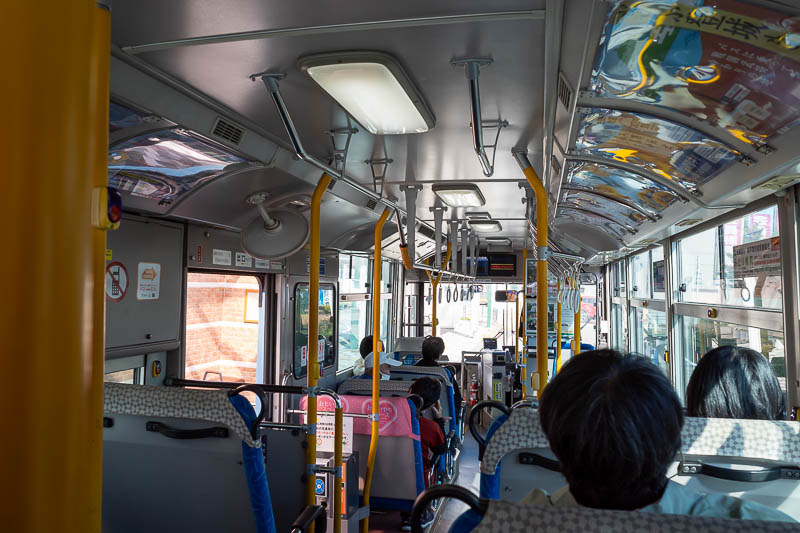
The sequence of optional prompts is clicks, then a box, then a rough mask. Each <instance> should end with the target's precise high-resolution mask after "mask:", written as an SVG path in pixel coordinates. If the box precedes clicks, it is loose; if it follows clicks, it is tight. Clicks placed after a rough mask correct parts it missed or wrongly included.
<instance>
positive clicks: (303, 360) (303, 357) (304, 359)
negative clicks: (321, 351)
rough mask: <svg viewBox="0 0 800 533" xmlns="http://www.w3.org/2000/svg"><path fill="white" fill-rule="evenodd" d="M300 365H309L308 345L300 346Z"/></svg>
mask: <svg viewBox="0 0 800 533" xmlns="http://www.w3.org/2000/svg"><path fill="white" fill-rule="evenodd" d="M300 366H308V346H301V347H300Z"/></svg>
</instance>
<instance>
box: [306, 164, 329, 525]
mask: <svg viewBox="0 0 800 533" xmlns="http://www.w3.org/2000/svg"><path fill="white" fill-rule="evenodd" d="M330 182H331V177H330V176H329V175H328V173H327V172H324V173H323V174H322V177H320V179H319V182H318V183H317V187H316V188H315V189H314V194H313V195H312V196H311V235H310V237H309V241H310V243H309V264H310V265H311V266H310V267H309V269H308V277H309V279H308V366H307V367H306V380H307V386H308V389H309V391H314V390H315V388H316V386H317V383H318V382H319V357H318V355H319V354H318V352H319V349H318V347H319V341H318V340H317V337H318V336H319V219H320V205H321V204H322V195H323V194H325V190H326V189H327V188H328V184H329V183H330ZM307 423H308V424H310V425H311V427H312V428H316V425H317V395H316V392H309V394H308V420H307ZM316 465H317V435H316V430H314V431H310V432H309V433H308V435H306V471H307V473H308V475H307V476H306V505H314V504H315V503H316V496H315V494H314V481H315V479H314V476H313V475H311V474H310V472H312V469H313V468H315V467H316ZM311 531H312V533H313V531H314V530H313V525H312V529H311Z"/></svg>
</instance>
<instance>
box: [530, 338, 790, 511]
mask: <svg viewBox="0 0 800 533" xmlns="http://www.w3.org/2000/svg"><path fill="white" fill-rule="evenodd" d="M539 417H540V419H541V423H542V429H543V430H544V432H545V434H546V435H547V438H548V440H549V441H550V448H551V449H552V451H553V453H554V454H555V455H556V457H557V458H558V460H559V461H560V463H561V470H562V472H563V474H564V477H566V478H567V482H568V483H569V485H568V486H567V487H564V488H563V489H560V490H558V491H556V492H555V493H554V494H552V495H548V494H547V493H546V492H544V491H542V490H539V489H535V490H533V491H531V493H529V494H528V495H527V496H526V497H525V498H524V499H523V502H527V503H534V504H541V505H552V506H555V507H571V506H584V507H594V508H598V509H620V510H639V511H644V512H650V513H665V514H682V515H698V516H716V517H727V518H742V519H750V520H775V521H786V522H794V520H793V519H792V518H791V517H789V516H787V515H786V514H784V513H782V512H780V511H778V510H776V509H770V508H769V507H765V506H763V505H761V504H758V503H755V502H751V501H744V500H740V499H738V498H734V497H731V496H728V495H724V494H701V493H698V492H695V491H693V490H691V489H688V488H686V487H684V486H683V485H680V484H678V483H675V482H672V481H668V479H667V477H666V472H667V467H668V466H669V465H670V464H671V463H672V462H673V460H674V459H675V456H676V454H677V452H678V450H679V449H680V444H681V428H682V426H683V413H682V411H681V404H680V401H679V400H678V396H677V395H676V394H675V391H674V390H673V388H672V385H670V383H669V381H668V380H667V378H666V377H665V376H664V374H663V373H662V372H661V371H660V370H659V369H658V368H657V367H656V366H654V365H653V364H652V363H651V362H650V361H649V360H648V359H645V358H642V357H638V356H632V355H626V354H622V353H620V352H618V351H616V350H593V351H589V352H585V353H582V354H581V355H579V356H578V357H573V358H572V359H570V360H569V361H568V362H567V363H566V364H565V365H564V367H563V368H562V369H561V372H559V373H558V374H557V375H556V377H555V378H553V380H552V381H551V382H550V384H549V385H548V386H547V388H545V390H544V393H543V395H542V399H541V402H540V406H539Z"/></svg>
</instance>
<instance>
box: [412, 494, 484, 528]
mask: <svg viewBox="0 0 800 533" xmlns="http://www.w3.org/2000/svg"><path fill="white" fill-rule="evenodd" d="M439 498H455V499H456V500H459V501H462V502H464V503H466V504H467V505H469V507H470V509H472V510H473V511H475V512H476V513H478V514H479V515H481V516H483V514H484V513H485V512H486V509H488V507H489V502H488V501H486V500H482V499H479V498H478V497H477V496H476V495H475V494H473V493H472V491H470V490H469V489H465V488H464V487H460V486H458V485H446V484H445V485H435V486H433V487H430V488H428V489H425V490H424V491H423V492H422V494H420V495H419V496H417V499H416V500H414V507H412V509H411V530H412V531H413V532H414V533H422V531H423V529H422V513H424V512H425V509H427V508H428V504H430V503H431V502H432V501H433V500H438V499H439Z"/></svg>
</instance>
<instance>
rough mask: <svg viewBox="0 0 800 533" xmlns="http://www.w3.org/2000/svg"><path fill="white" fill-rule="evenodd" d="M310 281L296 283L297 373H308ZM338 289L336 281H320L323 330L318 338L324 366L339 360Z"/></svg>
mask: <svg viewBox="0 0 800 533" xmlns="http://www.w3.org/2000/svg"><path fill="white" fill-rule="evenodd" d="M308 301H309V298H308V283H298V284H297V285H295V287H294V377H295V378H300V377H303V376H305V375H306V373H307V370H308V344H309V338H308V318H309V307H308ZM335 302H336V291H335V290H334V288H333V285H329V284H325V285H320V288H319V334H318V336H317V339H316V342H318V343H319V346H320V350H319V352H318V356H319V359H320V361H321V362H322V367H323V368H328V367H330V366H332V365H333V363H334V361H335V360H336V343H335V340H336V309H337V306H335V305H334V304H335Z"/></svg>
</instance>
